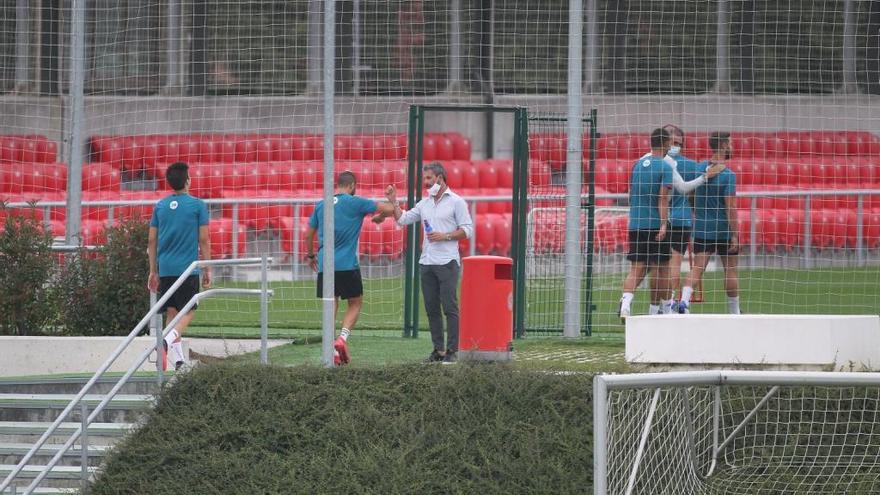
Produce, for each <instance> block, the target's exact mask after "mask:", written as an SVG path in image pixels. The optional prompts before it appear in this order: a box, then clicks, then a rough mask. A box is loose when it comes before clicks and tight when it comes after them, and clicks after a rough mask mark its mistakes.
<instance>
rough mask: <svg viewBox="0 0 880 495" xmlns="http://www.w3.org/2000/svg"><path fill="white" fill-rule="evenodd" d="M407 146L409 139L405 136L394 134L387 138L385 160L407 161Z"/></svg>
mask: <svg viewBox="0 0 880 495" xmlns="http://www.w3.org/2000/svg"><path fill="white" fill-rule="evenodd" d="M406 145H407V137H406V136H405V135H403V134H392V135H390V136H385V159H387V160H405V159H406Z"/></svg>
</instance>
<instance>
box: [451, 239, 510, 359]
mask: <svg viewBox="0 0 880 495" xmlns="http://www.w3.org/2000/svg"><path fill="white" fill-rule="evenodd" d="M462 262H463V266H462V277H461V317H460V320H459V344H458V351H459V354H458V355H459V358H460V359H464V360H467V359H471V360H492V361H500V360H509V359H511V357H512V350H513V342H512V340H511V339H512V338H513V260H512V259H510V258H505V257H502V256H471V257H468V258H464V259H463V260H462Z"/></svg>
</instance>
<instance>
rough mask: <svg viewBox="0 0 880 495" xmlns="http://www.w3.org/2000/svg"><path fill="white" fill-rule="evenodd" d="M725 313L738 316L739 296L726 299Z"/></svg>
mask: <svg viewBox="0 0 880 495" xmlns="http://www.w3.org/2000/svg"><path fill="white" fill-rule="evenodd" d="M727 311H728V312H730V314H732V315H738V314H739V296H736V297H730V296H728V297H727Z"/></svg>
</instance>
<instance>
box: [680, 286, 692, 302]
mask: <svg viewBox="0 0 880 495" xmlns="http://www.w3.org/2000/svg"><path fill="white" fill-rule="evenodd" d="M692 295H694V288H693V287H691V286H690V285H685V286H684V287H683V288H682V289H681V302H683V303H685V304H690V303H691V296H692Z"/></svg>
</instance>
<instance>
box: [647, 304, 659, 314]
mask: <svg viewBox="0 0 880 495" xmlns="http://www.w3.org/2000/svg"><path fill="white" fill-rule="evenodd" d="M648 314H649V315H659V314H660V305H659V304H652V305H650V306H648Z"/></svg>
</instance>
